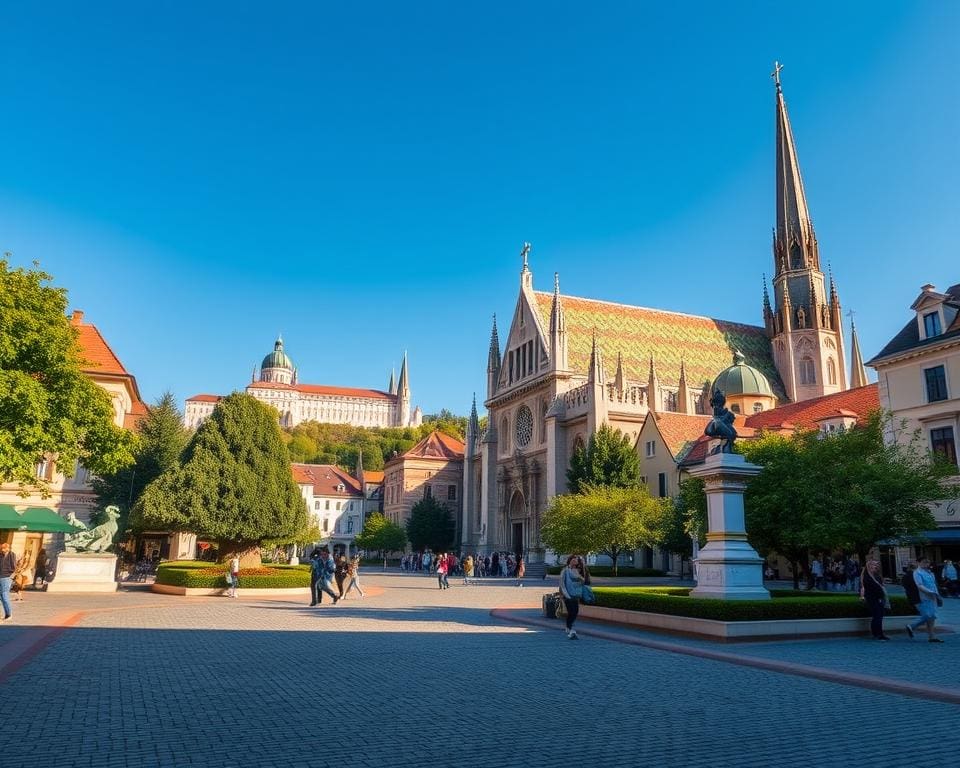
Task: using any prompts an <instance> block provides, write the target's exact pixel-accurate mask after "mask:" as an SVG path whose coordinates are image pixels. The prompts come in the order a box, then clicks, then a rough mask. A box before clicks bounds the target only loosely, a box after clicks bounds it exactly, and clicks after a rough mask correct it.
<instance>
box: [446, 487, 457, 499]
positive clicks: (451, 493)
mask: <svg viewBox="0 0 960 768" xmlns="http://www.w3.org/2000/svg"><path fill="white" fill-rule="evenodd" d="M456 500H457V486H455V485H448V486H447V501H456Z"/></svg>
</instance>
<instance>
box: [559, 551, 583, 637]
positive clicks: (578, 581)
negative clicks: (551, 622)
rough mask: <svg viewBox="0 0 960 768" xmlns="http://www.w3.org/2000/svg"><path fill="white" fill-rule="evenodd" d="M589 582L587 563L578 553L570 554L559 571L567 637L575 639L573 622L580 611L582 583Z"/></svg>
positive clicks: (575, 631) (575, 632) (575, 633)
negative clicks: (565, 611) (565, 612)
mask: <svg viewBox="0 0 960 768" xmlns="http://www.w3.org/2000/svg"><path fill="white" fill-rule="evenodd" d="M589 583H590V573H589V572H588V571H587V564H586V563H585V562H584V560H583V558H582V557H581V556H580V555H570V557H568V558H567V565H566V566H565V567H564V569H563V570H562V571H561V572H560V594H561V595H562V596H563V603H564V605H565V606H566V608H567V637H569V638H570V639H571V640H576V639H577V630H576V629H575V628H574V626H573V625H574V623H575V622H576V620H577V614H579V613H580V596H581V595H582V594H583V585H584V584H589Z"/></svg>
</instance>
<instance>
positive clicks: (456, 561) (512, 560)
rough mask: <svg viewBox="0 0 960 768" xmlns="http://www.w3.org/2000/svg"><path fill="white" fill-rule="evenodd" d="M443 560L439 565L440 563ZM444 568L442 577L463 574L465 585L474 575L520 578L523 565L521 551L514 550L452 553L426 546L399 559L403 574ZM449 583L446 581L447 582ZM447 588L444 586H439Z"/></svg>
mask: <svg viewBox="0 0 960 768" xmlns="http://www.w3.org/2000/svg"><path fill="white" fill-rule="evenodd" d="M441 561H442V563H443V564H442V566H441ZM441 567H443V568H444V570H445V576H446V577H447V578H449V577H450V576H460V577H463V583H464V584H468V583H469V580H470V579H473V578H481V579H483V578H489V577H497V576H499V577H501V578H516V579H522V578H523V576H524V571H525V570H526V565H525V564H524V560H523V555H522V554H519V553H518V554H514V553H513V552H494V553H492V554H480V553H474V554H469V553H468V554H463V553H460V554H455V553H453V552H441V553H440V554H435V553H433V552H431V551H430V550H429V549H427V550H425V551H423V552H412V553H411V554H408V555H404V556H403V558H402V559H401V560H400V569H401V570H402V571H404V572H405V573H428V574H429V573H438V574H439V571H440V568H441ZM447 586H449V584H448V585H447ZM442 588H444V589H445V588H446V587H442Z"/></svg>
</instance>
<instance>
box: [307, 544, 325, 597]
mask: <svg viewBox="0 0 960 768" xmlns="http://www.w3.org/2000/svg"><path fill="white" fill-rule="evenodd" d="M323 565H324V562H323V560H321V559H320V550H319V549H314V550H313V552H311V553H310V606H311V607H313V606H315V605H316V604H317V603H319V602H320V582H321V581H322V580H323Z"/></svg>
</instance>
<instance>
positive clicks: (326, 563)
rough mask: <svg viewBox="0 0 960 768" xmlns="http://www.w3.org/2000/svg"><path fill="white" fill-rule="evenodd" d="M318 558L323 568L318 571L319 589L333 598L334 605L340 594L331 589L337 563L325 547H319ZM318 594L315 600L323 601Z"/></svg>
mask: <svg viewBox="0 0 960 768" xmlns="http://www.w3.org/2000/svg"><path fill="white" fill-rule="evenodd" d="M320 560H321V561H322V562H323V570H321V571H320V591H321V592H326V593H327V594H328V595H330V597H331V598H332V599H333V604H334V605H336V604H337V603H338V602H339V601H340V596H339V595H338V594H337V593H336V592H334V591H333V579H334V576H335V575H336V572H337V564H336V563H335V562H334V561H333V557H332V556H331V555H330V550H329V549H327V548H326V547H321V548H320ZM320 597H321V596H319V595H318V597H317V602H323V600H321V599H320Z"/></svg>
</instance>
